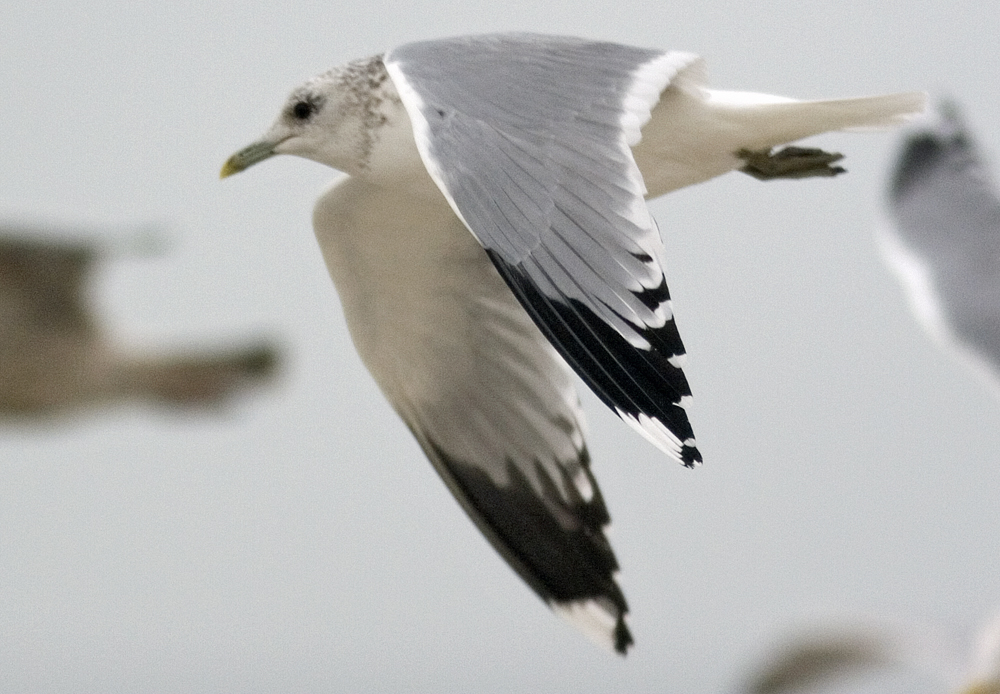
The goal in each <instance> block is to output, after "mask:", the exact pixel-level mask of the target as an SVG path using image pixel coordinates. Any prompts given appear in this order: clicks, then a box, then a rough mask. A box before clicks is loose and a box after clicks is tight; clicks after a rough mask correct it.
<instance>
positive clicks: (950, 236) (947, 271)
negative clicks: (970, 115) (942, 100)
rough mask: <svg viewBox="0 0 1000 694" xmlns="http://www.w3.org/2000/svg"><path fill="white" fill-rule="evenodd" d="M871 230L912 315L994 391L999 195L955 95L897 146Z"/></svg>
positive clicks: (998, 382)
mask: <svg viewBox="0 0 1000 694" xmlns="http://www.w3.org/2000/svg"><path fill="white" fill-rule="evenodd" d="M889 214H890V223H889V224H885V225H882V227H881V228H880V230H879V231H880V233H879V239H880V241H881V246H882V250H883V255H884V257H885V259H886V262H887V263H888V265H889V267H890V268H891V269H892V270H893V271H894V272H895V273H896V275H897V277H898V278H899V280H900V283H901V284H902V285H903V289H904V291H905V292H906V294H907V297H908V299H909V302H910V306H911V308H912V310H913V313H914V315H915V316H916V317H917V319H918V321H919V322H920V323H921V325H922V326H923V327H924V329H925V330H926V331H927V333H928V334H929V335H931V337H932V338H933V339H934V340H935V341H936V342H938V343H939V344H940V345H942V346H944V347H946V348H949V349H951V350H952V351H954V352H955V353H957V354H958V355H959V356H960V357H963V358H964V361H966V362H967V363H969V364H970V365H971V366H973V368H974V369H975V370H976V371H978V372H979V373H981V374H983V375H985V376H986V379H987V381H988V382H991V383H992V384H993V385H994V387H995V390H996V391H997V392H998V393H1000V194H998V192H997V187H996V184H995V183H994V181H993V177H992V176H991V175H990V171H989V167H988V165H987V163H986V161H985V158H984V156H983V154H982V152H981V151H980V149H979V147H978V146H977V144H976V142H975V140H974V138H973V137H972V136H971V135H970V134H969V131H968V128H967V127H966V126H965V123H964V122H963V120H962V117H961V115H960V113H959V109H958V107H957V106H956V105H955V104H951V103H947V104H944V105H943V106H942V107H940V108H939V109H938V110H937V112H936V113H935V114H933V115H932V116H931V117H929V118H926V119H922V122H921V123H920V125H919V126H917V127H915V128H914V130H913V131H912V132H910V133H909V134H908V135H907V137H906V139H905V141H904V143H903V145H902V148H901V152H900V154H899V157H898V159H897V162H896V165H895V167H894V169H893V171H892V174H891V182H890V186H889Z"/></svg>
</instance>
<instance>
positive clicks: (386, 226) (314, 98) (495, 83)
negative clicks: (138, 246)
mask: <svg viewBox="0 0 1000 694" xmlns="http://www.w3.org/2000/svg"><path fill="white" fill-rule="evenodd" d="M923 102H924V95H923V94H918V93H909V94H896V95H891V96H879V97H871V98H860V99H846V100H836V101H815V102H800V101H795V100H793V99H788V98H784V97H777V96H769V95H763V94H753V93H747V92H728V91H716V90H711V89H708V88H706V87H705V72H704V67H703V64H702V61H701V60H700V59H699V58H698V57H697V56H695V55H692V54H690V53H682V52H673V51H670V52H667V51H662V50H650V49H643V48H634V47H631V46H624V45H618V44H614V43H606V42H600V41H588V40H583V39H577V38H567V37H558V36H542V35H534V34H496V35H483V36H472V37H463V38H452V39H444V40H436V41H425V42H420V43H411V44H408V45H404V46H401V47H399V48H396V49H393V50H390V51H389V52H387V53H384V54H380V55H376V56H373V57H370V58H366V59H362V60H358V61H354V62H351V63H348V64H346V65H343V66H341V67H337V68H334V69H332V70H330V71H329V72H326V73H324V74H321V75H319V76H317V77H314V78H313V79H311V80H309V81H308V82H306V83H305V84H303V85H302V86H300V87H298V88H296V89H295V90H293V91H292V94H291V96H290V97H289V99H288V101H287V102H286V104H285V106H284V107H283V108H282V110H281V113H280V114H279V116H278V118H277V120H276V121H275V123H274V125H273V126H272V127H271V129H270V130H269V131H267V133H266V134H265V135H264V136H263V138H262V139H260V140H259V141H257V142H255V143H254V144H251V145H250V146H248V147H246V148H244V149H242V150H240V151H239V152H237V153H236V154H234V155H233V156H232V157H231V158H230V159H229V160H228V161H227V162H226V163H225V165H224V167H223V169H222V176H223V177H226V176H229V175H231V174H234V173H237V172H239V171H242V170H244V169H246V168H247V167H249V166H251V165H253V164H256V163H258V162H261V161H263V160H265V159H267V158H268V157H271V156H272V155H275V154H295V155H298V156H301V157H305V158H307V159H312V160H315V161H318V162H320V163H323V164H327V165H329V166H331V167H333V168H334V169H337V170H339V171H342V172H344V173H345V174H347V175H346V176H344V177H342V178H339V179H338V180H336V181H334V183H333V184H332V185H331V186H330V187H329V188H328V189H327V190H326V192H324V193H323V194H322V196H321V197H320V199H319V201H318V202H317V203H316V207H315V211H314V214H313V223H314V227H315V231H316V236H317V238H318V240H319V245H320V248H321V249H322V252H323V256H324V258H325V260H326V264H327V267H328V268H329V271H330V274H331V276H332V278H333V281H334V284H335V285H336V286H337V290H338V293H339V296H340V300H341V302H342V303H343V307H344V314H345V316H346V320H347V324H348V328H349V330H350V332H351V336H352V338H353V340H354V343H355V346H356V347H357V349H358V352H359V354H360V355H361V358H362V360H363V361H364V363H365V365H366V366H367V367H368V369H369V371H370V372H371V373H372V375H373V376H374V378H375V380H376V381H377V382H378V384H379V386H380V387H381V389H382V391H383V393H384V394H385V396H386V397H387V398H388V400H389V401H390V402H391V403H392V405H393V407H394V408H395V409H396V411H397V412H398V413H399V416H400V417H402V419H403V421H404V422H406V424H407V426H408V427H409V428H410V430H411V431H412V432H413V435H414V436H415V437H416V439H417V441H418V442H419V443H420V446H421V447H422V448H423V450H424V452H425V453H426V454H427V457H428V458H429V459H430V461H431V463H432V464H433V465H434V468H435V469H436V470H437V472H438V473H439V474H440V476H441V477H442V479H443V480H444V482H445V484H446V485H447V486H448V488H449V489H450V490H451V492H452V493H453V494H454V495H455V498H456V499H458V502H459V503H460V504H461V505H462V507H463V508H464V509H465V511H466V512H467V513H468V514H469V516H470V517H471V518H472V520H473V521H474V522H475V523H476V525H477V526H478V527H479V529H480V530H481V531H482V533H483V534H484V535H485V536H486V538H487V539H488V540H489V541H490V542H491V543H492V544H493V546H494V547H495V548H496V549H497V551H498V552H499V553H500V554H501V555H502V556H503V557H504V559H506V560H507V562H508V563H509V564H510V566H511V567H512V568H513V569H514V570H515V571H516V572H517V573H518V574H519V575H520V576H521V578H522V579H524V581H525V582H527V584H528V585H529V586H531V588H533V589H534V590H535V592H536V593H538V595H539V596H540V597H541V598H542V599H543V600H544V601H545V602H546V603H547V604H548V605H549V606H550V607H551V608H552V609H553V610H555V611H556V612H557V613H559V614H560V615H561V616H563V617H565V618H566V619H567V620H569V621H570V622H571V623H573V624H574V625H575V626H577V627H578V628H580V629H582V630H583V631H584V633H586V634H587V635H588V636H590V637H591V638H592V639H593V640H595V641H597V642H598V643H601V644H603V645H605V646H607V647H608V648H610V649H614V650H615V651H617V652H618V653H621V654H624V653H625V652H626V651H627V649H628V647H629V646H630V645H631V644H632V641H633V639H632V635H631V634H630V632H629V629H628V626H627V625H626V622H625V614H626V613H627V611H628V607H627V604H626V601H625V596H624V595H623V593H622V590H621V588H620V587H619V586H618V584H617V582H616V580H615V576H616V573H617V571H618V562H617V560H616V558H615V555H614V553H613V551H612V549H611V546H610V544H609V542H608V540H607V538H606V537H605V534H604V528H605V526H606V525H607V524H608V522H609V515H608V510H607V508H606V506H605V503H604V500H603V499H602V497H601V492H600V490H599V489H598V486H597V482H596V480H595V479H594V475H593V474H592V472H591V468H590V458H589V456H588V454H587V448H586V445H585V443H584V423H583V413H582V411H581V408H580V402H579V399H578V396H577V394H576V392H575V390H574V386H573V381H572V378H571V376H572V373H573V372H576V374H577V375H579V376H580V377H581V378H582V379H583V381H584V382H585V383H586V384H587V385H588V386H589V387H590V388H591V389H592V390H593V391H594V392H595V393H596V394H597V396H598V397H599V398H600V399H601V400H602V401H603V402H604V403H605V404H606V405H607V406H608V407H610V408H611V409H612V410H613V411H614V412H615V413H616V414H617V415H618V416H619V417H621V419H622V420H624V421H625V422H626V423H627V424H629V425H630V426H631V427H633V428H634V429H635V430H636V431H638V432H639V433H640V434H641V435H642V436H644V437H645V438H646V439H648V440H649V441H650V442H652V443H653V444H654V445H655V446H657V447H658V448H660V449H661V450H662V451H664V452H665V453H666V454H667V455H668V456H669V457H671V458H673V459H674V460H676V461H678V462H680V463H681V464H683V465H685V466H688V467H692V466H694V465H695V464H697V463H699V462H701V454H700V453H699V451H698V448H697V444H696V441H695V437H694V432H693V431H692V428H691V424H690V423H689V421H688V417H687V414H686V412H685V407H686V406H687V405H688V402H689V400H690V395H691V391H690V388H689V387H688V382H687V379H686V378H685V376H684V372H683V371H682V364H683V358H684V345H683V343H682V342H681V338H680V335H679V333H678V331H677V326H676V324H675V321H674V312H673V307H672V305H671V301H670V294H669V292H668V291H667V283H666V279H665V277H664V274H663V266H664V248H663V245H662V242H661V239H660V236H659V232H658V230H657V227H656V223H655V222H654V220H653V218H652V216H651V215H650V213H649V210H648V208H647V206H646V202H645V200H646V199H648V198H654V197H657V196H659V195H663V194H664V193H668V192H670V191H671V190H675V189H677V188H681V187H683V186H687V185H691V184H694V183H698V182H700V181H705V180H707V179H710V178H712V177H714V176H718V175H720V174H724V173H726V172H728V171H732V170H734V169H735V170H742V171H745V172H746V173H748V174H751V175H753V176H755V177H757V178H762V179H771V178H802V177H808V176H833V175H836V174H837V173H841V172H842V171H843V169H841V168H840V167H839V166H835V165H834V162H836V161H837V160H838V159H839V158H840V155H838V154H831V153H827V152H823V151H821V150H817V149H810V148H802V147H788V148H785V149H782V150H780V151H772V148H774V147H776V146H778V145H782V144H785V143H788V142H792V141H795V140H798V139H800V138H804V137H807V136H809V135H814V134H817V133H821V132H825V131H828V130H837V129H844V128H854V127H871V126H876V127H878V126H891V125H894V124H897V123H900V122H902V121H904V120H905V119H906V118H907V117H909V116H910V115H911V114H913V113H915V112H918V111H920V110H921V109H922V107H923Z"/></svg>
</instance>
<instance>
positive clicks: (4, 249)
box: [0, 229, 95, 331]
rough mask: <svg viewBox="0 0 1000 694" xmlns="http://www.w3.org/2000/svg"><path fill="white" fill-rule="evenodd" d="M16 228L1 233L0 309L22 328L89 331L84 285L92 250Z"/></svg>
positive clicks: (89, 315)
mask: <svg viewBox="0 0 1000 694" xmlns="http://www.w3.org/2000/svg"><path fill="white" fill-rule="evenodd" d="M10 231H11V230H8V229H4V230H3V232H4V233H5V234H8V233H10ZM18 231H19V230H14V233H10V235H5V236H0V302H2V304H3V306H2V307H0V311H2V312H3V314H4V315H9V316H14V315H16V316H17V320H18V322H19V323H21V324H23V325H25V327H27V326H28V325H31V326H33V328H36V329H38V328H42V329H46V330H48V329H53V328H56V329H71V330H84V331H92V330H94V329H95V328H94V325H93V319H92V317H91V314H90V310H89V309H88V307H87V306H86V305H85V294H84V290H83V285H84V282H85V281H86V279H87V276H88V273H89V271H90V268H91V266H92V264H93V259H94V250H93V249H92V248H90V247H89V246H86V245H84V244H72V243H58V242H44V241H38V240H30V239H28V238H26V236H25V235H24V234H22V233H18Z"/></svg>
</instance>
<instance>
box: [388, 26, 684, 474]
mask: <svg viewBox="0 0 1000 694" xmlns="http://www.w3.org/2000/svg"><path fill="white" fill-rule="evenodd" d="M695 60H696V58H695V56H693V55H690V54H686V53H663V52H660V51H652V50H643V49H638V48H630V47H627V46H620V45H616V44H610V43H597V42H588V41H583V40H579V39H567V38H555V37H543V36H535V35H527V34H526V35H502V36H483V37H470V38H461V39H452V40H443V41H431V42H426V43H415V44H409V45H406V46H403V47H401V48H398V49H395V50H393V51H390V52H389V53H388V54H387V55H386V56H385V64H386V68H387V70H388V71H389V75H390V76H391V78H392V80H393V82H394V84H395V86H396V88H397V90H398V91H399V94H400V97H401V98H402V100H403V104H404V106H405V107H406V109H407V113H408V114H409V116H410V120H411V122H412V124H413V131H414V136H415V139H416V142H417V148H418V149H419V151H420V154H421V157H422V158H423V161H424V164H425V166H426V167H427V169H428V171H429V173H430V174H431V176H432V178H433V179H434V180H435V182H436V183H437V184H438V187H439V188H440V189H441V191H442V192H443V193H444V195H445V197H446V198H447V200H448V202H449V204H450V205H451V206H452V208H453V209H454V210H455V212H456V213H457V214H458V216H459V217H460V218H461V220H462V221H463V222H464V223H465V225H466V227H467V228H468V229H469V230H470V231H471V232H472V234H473V235H474V236H475V237H476V239H477V240H478V241H479V242H480V243H481V244H482V246H483V248H485V249H486V252H487V254H488V255H489V257H490V259H491V260H492V261H493V264H494V265H495V266H496V268H497V270H498V271H499V273H500V275H501V276H502V277H503V279H504V281H505V282H506V283H507V285H508V286H509V287H510V289H511V290H512V291H513V292H514V295H515V296H516V297H517V299H518V301H520V302H521V305H523V306H524V308H525V309H526V310H527V312H528V314H529V315H530V316H531V317H532V319H533V320H534V321H535V324H536V325H537V326H538V327H539V328H540V329H541V331H542V332H543V333H544V334H545V336H546V337H547V338H548V339H549V341H550V342H551V343H552V344H553V345H554V346H555V347H556V349H557V350H558V351H559V353H560V354H561V355H562V356H563V357H564V358H565V359H566V361H567V362H568V363H569V364H570V365H571V366H572V367H573V368H574V369H575V370H576V372H577V373H578V374H580V376H581V377H582V378H583V379H584V381H586V383H587V384H588V385H589V386H590V387H591V388H592V389H593V390H594V392H595V393H597V395H598V396H599V397H600V398H601V399H602V400H603V401H604V402H605V403H606V404H607V405H608V406H609V407H611V408H612V409H613V410H614V411H615V412H616V413H617V414H618V415H619V416H620V417H621V418H622V419H624V420H625V421H626V422H627V423H629V424H630V425H632V426H633V427H634V428H635V429H637V430H638V431H639V432H640V433H641V434H642V435H643V436H645V437H646V438H647V439H649V440H650V441H652V442H653V443H654V444H655V445H657V446H658V447H659V448H661V449H662V450H664V451H665V452H667V453H668V454H669V455H671V456H672V457H674V458H676V459H677V460H679V461H680V462H682V463H683V464H685V465H688V466H692V465H694V464H695V463H696V462H699V461H700V460H701V455H700V453H699V452H698V449H697V447H696V445H695V441H694V435H693V432H692V430H691V425H690V424H689V422H688V418H687V414H686V412H685V410H684V407H685V405H686V404H687V398H688V397H689V396H690V389H689V387H688V383H687V380H686V378H685V377H684V373H683V372H682V370H681V358H682V356H683V355H684V346H683V344H682V342H681V339H680V336H679V335H678V332H677V328H676V326H675V324H674V318H673V314H672V309H671V303H670V296H669V293H668V291H667V284H666V279H665V278H664V274H663V245H662V242H661V240H660V238H659V233H658V231H657V228H656V224H655V222H654V221H653V219H652V217H651V216H650V214H649V210H648V209H647V207H646V204H645V201H644V200H643V195H644V194H645V187H644V185H643V181H642V176H641V174H640V172H639V169H638V167H637V166H636V164H635V161H634V159H633V157H632V152H631V149H630V147H631V146H632V145H634V144H636V143H637V142H638V141H639V138H640V128H641V127H642V125H643V124H644V123H645V122H646V121H647V120H648V119H649V112H650V108H651V107H652V106H653V105H655V104H656V102H657V100H658V99H659V95H660V92H661V91H662V90H663V89H664V88H665V87H666V85H667V84H668V83H669V81H670V80H671V79H672V78H673V76H674V75H676V74H677V73H678V71H680V70H682V69H683V68H684V67H686V66H688V65H690V64H691V63H693V62H694V61H695Z"/></svg>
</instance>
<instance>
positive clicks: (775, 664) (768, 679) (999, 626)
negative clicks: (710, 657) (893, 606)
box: [740, 613, 1000, 694]
mask: <svg viewBox="0 0 1000 694" xmlns="http://www.w3.org/2000/svg"><path fill="white" fill-rule="evenodd" d="M922 632H923V630H920V629H908V630H906V631H902V630H899V629H893V630H890V629H886V628H879V629H874V628H865V627H853V628H850V627H839V628H836V629H832V628H830V629H814V630H811V631H809V632H807V633H803V634H801V635H799V636H797V637H795V638H792V639H789V640H788V642H787V643H785V644H784V645H783V646H782V647H781V648H779V649H778V650H777V651H776V652H775V653H773V654H771V655H770V656H769V657H768V658H767V661H766V662H765V663H763V664H761V665H760V666H759V667H758V668H757V670H756V672H754V673H752V675H751V676H750V677H749V679H748V680H747V682H746V683H745V684H744V685H743V686H742V687H741V689H740V691H742V692H744V693H745V694H803V693H806V692H810V691H817V690H819V689H820V688H822V691H834V690H833V689H831V687H832V686H833V685H836V684H837V683H841V682H847V681H855V682H856V681H858V680H859V679H860V678H862V677H864V676H865V675H870V674H874V672H875V671H876V670H878V669H886V668H906V669H909V670H915V671H919V672H920V673H922V674H926V675H928V676H929V677H930V678H932V679H933V680H934V681H935V682H936V683H937V684H938V685H939V686H941V691H942V692H945V691H947V692H953V693H954V694H1000V613H998V614H997V615H996V616H995V617H994V618H993V619H992V620H991V621H989V622H988V623H987V624H986V625H985V626H984V627H983V628H982V629H981V631H980V632H979V634H978V635H977V637H976V644H975V646H974V648H973V654H972V657H971V658H970V659H969V662H968V663H966V664H964V665H956V666H955V667H954V668H952V667H949V664H950V663H949V660H950V659H949V654H947V653H944V652H941V651H942V649H941V648H940V643H938V642H937V640H936V639H933V640H932V639H931V638H930V636H931V635H930V634H925V633H922ZM955 673H961V674H959V675H958V676H956V675H955Z"/></svg>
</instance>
